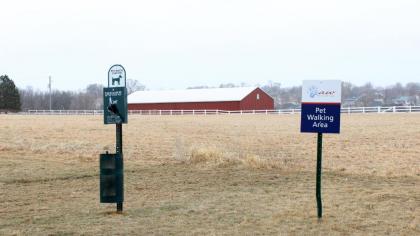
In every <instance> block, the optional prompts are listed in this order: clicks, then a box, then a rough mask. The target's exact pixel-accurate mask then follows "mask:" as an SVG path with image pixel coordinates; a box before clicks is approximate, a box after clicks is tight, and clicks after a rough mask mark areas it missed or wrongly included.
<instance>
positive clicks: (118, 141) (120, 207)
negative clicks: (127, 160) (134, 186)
mask: <svg viewBox="0 0 420 236" xmlns="http://www.w3.org/2000/svg"><path fill="white" fill-rule="evenodd" d="M116 135H117V136H116V150H115V152H116V153H119V154H121V158H123V155H122V153H123V140H122V123H118V124H116ZM122 161H124V160H122ZM123 191H124V190H123ZM122 211H123V203H122V202H117V212H120V213H121V212H122Z"/></svg>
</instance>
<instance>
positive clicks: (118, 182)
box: [99, 153, 124, 203]
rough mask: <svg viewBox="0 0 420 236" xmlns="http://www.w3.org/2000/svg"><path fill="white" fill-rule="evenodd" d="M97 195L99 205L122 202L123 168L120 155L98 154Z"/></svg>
mask: <svg viewBox="0 0 420 236" xmlns="http://www.w3.org/2000/svg"><path fill="white" fill-rule="evenodd" d="M99 168H100V178H99V179H100V183H99V189H100V190H99V194H100V202H101V203H121V202H123V201H124V166H123V157H122V154H119V153H116V154H108V153H107V154H100V158H99Z"/></svg>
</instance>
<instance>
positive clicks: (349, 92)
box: [0, 75, 420, 112]
mask: <svg viewBox="0 0 420 236" xmlns="http://www.w3.org/2000/svg"><path fill="white" fill-rule="evenodd" d="M245 86H249V85H247V84H246V83H240V84H233V83H226V84H220V85H219V86H217V87H219V88H232V87H245ZM259 87H260V88H261V89H263V90H264V91H265V92H267V93H268V94H269V95H270V96H272V97H273V98H274V101H275V108H276V109H282V108H298V107H300V101H301V89H302V87H301V86H294V87H283V86H282V85H281V83H278V82H272V81H269V82H268V83H266V84H264V85H262V86H259ZM202 88H214V87H209V86H195V87H189V88H187V89H202ZM127 90H128V94H130V93H132V92H135V91H139V90H146V86H144V85H142V84H141V83H140V82H139V81H137V80H130V79H129V80H127ZM102 93H103V86H102V85H101V84H90V85H88V86H87V87H86V88H85V89H83V90H81V91H62V90H52V92H51V109H53V110H101V109H102V106H103V105H102V104H103V98H102V96H103V95H102ZM342 105H343V106H344V107H348V106H365V107H366V106H406V105H420V83H417V82H415V83H407V84H405V85H403V84H401V83H396V84H394V85H391V86H386V87H380V86H374V85H373V84H372V83H366V84H364V85H361V86H357V85H354V84H352V83H349V82H343V86H342ZM49 109H50V93H49V92H48V91H40V90H35V89H33V88H32V87H27V88H24V89H18V88H17V87H16V86H15V84H14V82H13V80H11V79H10V78H9V77H8V76H7V75H2V76H0V112H2V111H27V110H49Z"/></svg>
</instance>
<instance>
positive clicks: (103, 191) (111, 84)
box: [100, 65, 128, 213]
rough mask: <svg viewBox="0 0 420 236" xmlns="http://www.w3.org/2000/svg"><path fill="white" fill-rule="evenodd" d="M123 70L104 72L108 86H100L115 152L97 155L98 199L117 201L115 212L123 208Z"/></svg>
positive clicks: (119, 66)
mask: <svg viewBox="0 0 420 236" xmlns="http://www.w3.org/2000/svg"><path fill="white" fill-rule="evenodd" d="M125 85H126V73H125V69H124V67H122V66H121V65H113V66H112V67H111V68H110V69H109V71H108V88H104V92H103V94H104V96H103V98H104V107H103V111H104V124H115V125H116V145H115V146H116V147H115V154H108V152H107V153H106V154H101V156H100V157H101V158H100V173H101V176H100V201H101V203H117V212H120V213H121V212H122V211H123V202H124V165H123V139H122V124H123V123H124V124H127V121H128V117H127V88H126V87H125Z"/></svg>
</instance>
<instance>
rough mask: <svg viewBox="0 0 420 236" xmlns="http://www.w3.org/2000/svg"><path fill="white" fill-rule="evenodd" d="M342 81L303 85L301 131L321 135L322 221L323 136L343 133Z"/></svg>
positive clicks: (318, 198)
mask: <svg viewBox="0 0 420 236" xmlns="http://www.w3.org/2000/svg"><path fill="white" fill-rule="evenodd" d="M340 115H341V81H339V80H305V81H303V85H302V112H301V123H300V131H301V132H302V133H317V134H318V142H317V161H316V203H317V208H318V211H317V215H318V218H319V219H320V218H322V198H321V174H322V134H323V133H336V134H338V133H340Z"/></svg>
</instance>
